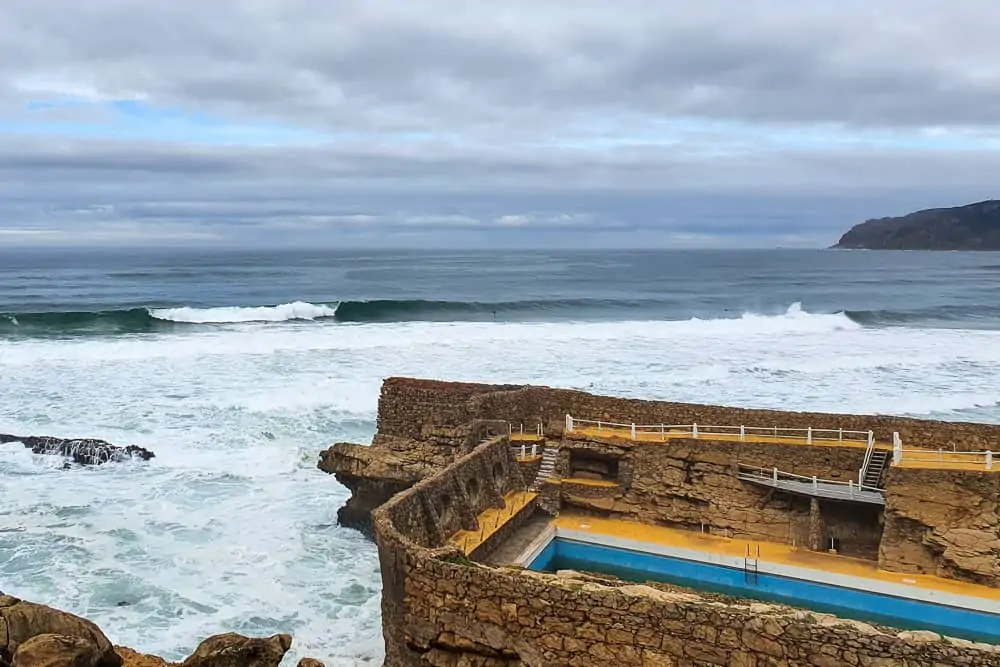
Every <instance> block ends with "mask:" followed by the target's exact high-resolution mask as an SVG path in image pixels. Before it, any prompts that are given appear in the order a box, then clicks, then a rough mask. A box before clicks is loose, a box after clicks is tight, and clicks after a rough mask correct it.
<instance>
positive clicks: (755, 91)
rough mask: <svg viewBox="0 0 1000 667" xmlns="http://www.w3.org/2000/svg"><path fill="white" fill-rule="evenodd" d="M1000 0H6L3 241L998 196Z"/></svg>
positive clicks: (368, 230) (819, 228)
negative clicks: (693, 0) (997, 27)
mask: <svg viewBox="0 0 1000 667" xmlns="http://www.w3.org/2000/svg"><path fill="white" fill-rule="evenodd" d="M990 9H991V6H990V5H988V4H987V3H986V2H977V1H972V0H967V1H961V0H957V1H955V2H952V3H950V4H948V5H945V3H940V2H930V1H929V0H876V1H875V2H860V1H859V0H840V1H838V2H834V1H833V0H815V1H814V2H810V3H790V2H786V1H784V0H748V1H746V2H742V3H732V2H723V1H721V0H706V1H703V2H700V3H697V4H696V5H691V4H690V3H683V2H673V1H669V2H660V3H653V2H647V1H645V0H643V1H640V0H619V1H618V2H616V3H607V2H600V3H599V2H576V3H556V2H549V3H538V2H526V1H524V2H522V1H520V0H517V1H513V2H508V3H504V4H503V5H496V4H489V3H473V2H460V1H458V0H414V1H413V2H409V3H399V2H389V1H388V0H375V1H372V0H369V1H366V2H364V3H360V2H345V3H341V2H336V3H333V2H331V3H317V2H305V1H299V0H253V1H251V0H242V1H237V0H215V1H214V2H211V3H206V2H194V1H193V0H177V2H174V3H169V4H166V3H161V4H150V3H147V2H143V1H142V0H94V1H93V2H90V3H76V2H70V1H69V0H51V1H50V2H45V3H41V2H37V1H34V0H5V2H4V3H2V4H0V35H3V39H2V40H0V182H2V183H3V184H4V187H3V189H4V191H5V194H4V197H3V198H2V199H0V244H29V243H30V244H41V243H44V244H51V243H99V244H108V243H127V244H136V243H164V242H169V241H172V242H178V243H199V244H207V243H275V242H283V243H289V244H295V243H296V242H306V243H310V244H315V243H328V244H331V245H349V244H353V245H357V244H362V245H373V244H381V245H386V244H391V245H420V246H435V245H442V244H444V245H454V244H460V245H461V244H466V245H471V244H490V243H500V244H512V245H529V246H537V244H539V243H543V242H544V243H548V242H552V243H561V244H563V245H585V246H586V245H595V244H597V245H616V246H628V245H648V244H658V245H667V246H685V245H709V246H715V245H735V246H746V245H756V246H759V245H824V244H828V243H831V242H832V241H834V240H835V239H836V237H837V235H838V234H839V233H840V232H841V231H843V230H844V229H846V228H847V227H848V226H850V225H851V224H853V223H855V222H858V221H860V220H861V219H863V218H866V217H870V216H876V215H885V214H892V213H903V212H906V211H908V210H911V209H913V208H919V207H923V206H931V205H948V204H954V203H964V202H965V201H967V200H971V199H981V198H986V197H989V196H993V194H994V193H993V192H991V191H990V187H991V185H992V180H993V179H992V176H991V175H992V174H995V173H997V168H998V167H1000V153H998V150H997V149H998V147H1000V140H998V137H1000V132H998V128H1000V64H998V63H1000V42H998V41H997V40H996V39H995V35H994V31H993V30H992V29H991V28H990V22H989V21H987V20H984V17H986V16H989V12H990Z"/></svg>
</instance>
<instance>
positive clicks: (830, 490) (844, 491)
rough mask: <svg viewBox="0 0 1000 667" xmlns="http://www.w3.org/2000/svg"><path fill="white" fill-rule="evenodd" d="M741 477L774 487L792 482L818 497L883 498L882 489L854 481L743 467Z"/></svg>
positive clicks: (741, 467)
mask: <svg viewBox="0 0 1000 667" xmlns="http://www.w3.org/2000/svg"><path fill="white" fill-rule="evenodd" d="M740 476H741V477H743V478H747V477H752V478H756V479H759V480H761V481H765V482H770V483H771V484H772V485H773V486H779V484H780V483H781V482H792V483H795V484H798V485H801V486H803V487H805V488H809V489H811V490H812V491H813V493H815V494H816V495H826V496H839V497H843V498H859V497H862V496H864V495H866V494H867V495H871V494H876V495H878V496H879V497H882V489H880V488H878V487H874V486H865V485H864V484H862V483H860V482H855V481H854V480H848V481H846V482H841V481H837V480H832V479H820V478H819V477H816V476H813V477H806V476H804V475H796V474H794V473H790V472H782V471H780V470H778V469H777V468H757V467H754V466H746V465H741V466H740ZM821 491H822V493H821Z"/></svg>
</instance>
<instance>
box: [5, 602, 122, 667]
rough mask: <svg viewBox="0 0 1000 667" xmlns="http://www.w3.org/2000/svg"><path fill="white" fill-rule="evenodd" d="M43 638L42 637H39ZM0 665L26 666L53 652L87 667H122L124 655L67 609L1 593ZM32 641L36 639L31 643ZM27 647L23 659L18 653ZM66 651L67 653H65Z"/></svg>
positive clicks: (67, 663) (90, 625)
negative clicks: (119, 653)
mask: <svg viewBox="0 0 1000 667" xmlns="http://www.w3.org/2000/svg"><path fill="white" fill-rule="evenodd" d="M39 637H42V638H43V639H39ZM0 640H2V644H0V665H4V666H6V665H10V664H12V661H15V662H14V663H13V664H20V665H27V664H31V663H27V662H25V660H27V659H28V657H33V659H39V660H42V659H43V658H44V659H46V660H47V659H48V658H46V657H45V656H47V655H49V654H50V653H60V654H62V655H66V656H72V659H73V660H75V661H78V662H64V663H58V662H42V663H41V664H51V665H57V664H65V665H75V664H78V663H79V664H85V665H87V667H119V665H121V662H122V661H121V658H120V657H118V654H116V653H115V651H114V647H113V646H112V645H111V642H110V641H108V638H107V637H105V636H104V633H103V632H101V629H100V628H98V627H97V626H96V625H94V624H93V623H91V622H90V621H88V620H86V619H84V618H80V617H79V616H75V615H73V614H70V613H68V612H65V611H60V610H58V609H53V608H52V607H46V606H45V605H41V604H35V603H34V602H27V601H25V600H21V599H19V598H16V597H13V596H10V595H3V594H0ZM29 640H35V641H33V642H31V643H29ZM21 649H24V652H22V655H21V657H20V658H18V657H17V654H18V652H19V651H21ZM63 650H64V651H65V653H63Z"/></svg>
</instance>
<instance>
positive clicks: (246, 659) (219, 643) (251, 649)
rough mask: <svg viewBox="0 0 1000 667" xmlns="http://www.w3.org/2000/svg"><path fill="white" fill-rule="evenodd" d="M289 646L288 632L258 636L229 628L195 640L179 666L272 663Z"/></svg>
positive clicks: (268, 666) (265, 665)
mask: <svg viewBox="0 0 1000 667" xmlns="http://www.w3.org/2000/svg"><path fill="white" fill-rule="evenodd" d="M291 647H292V636H291V635H272V636H271V637H266V638H258V637H244V636H243V635H238V634H236V633H234V632H230V633H226V634H224V635H216V636H214V637H209V638H208V639H206V640H205V641H203V642H202V643H200V644H198V648H196V649H195V651H194V653H192V654H191V656H190V657H188V659H187V660H185V661H184V662H182V663H181V667H276V665H277V664H278V663H280V662H281V659H282V658H283V657H284V656H285V653H286V652H287V651H288V649H290V648H291Z"/></svg>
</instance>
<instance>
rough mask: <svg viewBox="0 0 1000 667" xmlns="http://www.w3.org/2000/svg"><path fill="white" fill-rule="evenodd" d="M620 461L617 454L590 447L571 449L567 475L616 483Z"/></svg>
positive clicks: (574, 477) (572, 477)
mask: <svg viewBox="0 0 1000 667" xmlns="http://www.w3.org/2000/svg"><path fill="white" fill-rule="evenodd" d="M620 461H621V459H620V458H619V457H617V456H614V455H611V454H605V453H603V452H597V451H594V450H592V449H571V450H570V451H569V477H570V478H571V479H588V480H594V481H599V482H612V483H614V484H617V483H618V474H619V463H620Z"/></svg>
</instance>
